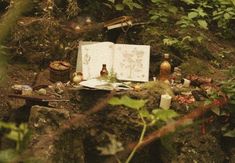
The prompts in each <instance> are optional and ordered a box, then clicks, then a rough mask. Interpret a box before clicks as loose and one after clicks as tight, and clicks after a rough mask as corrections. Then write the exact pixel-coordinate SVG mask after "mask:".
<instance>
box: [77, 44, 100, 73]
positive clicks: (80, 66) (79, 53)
mask: <svg viewBox="0 0 235 163" xmlns="http://www.w3.org/2000/svg"><path fill="white" fill-rule="evenodd" d="M95 43H97V42H93V41H79V47H78V55H77V64H76V72H82V49H81V47H82V46H84V45H91V44H95Z"/></svg>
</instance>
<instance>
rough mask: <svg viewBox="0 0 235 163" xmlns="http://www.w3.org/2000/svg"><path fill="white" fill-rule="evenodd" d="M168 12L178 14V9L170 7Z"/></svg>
mask: <svg viewBox="0 0 235 163" xmlns="http://www.w3.org/2000/svg"><path fill="white" fill-rule="evenodd" d="M168 11H169V12H171V13H173V14H176V13H177V12H178V8H177V7H175V6H169V8H168Z"/></svg>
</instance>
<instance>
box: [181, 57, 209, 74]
mask: <svg viewBox="0 0 235 163" xmlns="http://www.w3.org/2000/svg"><path fill="white" fill-rule="evenodd" d="M180 68H181V69H182V72H183V74H184V75H187V74H197V75H205V76H207V75H210V74H211V73H213V68H212V67H211V66H210V65H209V64H208V62H205V61H203V60H200V59H198V58H195V57H190V58H189V59H188V61H187V62H185V63H183V64H182V65H181V66H180Z"/></svg>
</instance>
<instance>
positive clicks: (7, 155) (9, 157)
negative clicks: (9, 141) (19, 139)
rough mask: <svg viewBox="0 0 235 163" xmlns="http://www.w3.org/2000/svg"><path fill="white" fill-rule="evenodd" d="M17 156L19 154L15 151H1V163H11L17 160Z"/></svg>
mask: <svg viewBox="0 0 235 163" xmlns="http://www.w3.org/2000/svg"><path fill="white" fill-rule="evenodd" d="M16 156H17V152H16V151H15V150H13V149H7V150H3V151H0V162H2V163H3V162H4V163H10V162H12V161H13V160H14V159H15V158H16Z"/></svg>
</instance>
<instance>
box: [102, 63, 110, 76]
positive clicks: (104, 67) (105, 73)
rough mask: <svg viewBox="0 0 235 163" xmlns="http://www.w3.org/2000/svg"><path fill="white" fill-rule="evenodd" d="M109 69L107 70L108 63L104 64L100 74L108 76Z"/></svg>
mask: <svg viewBox="0 0 235 163" xmlns="http://www.w3.org/2000/svg"><path fill="white" fill-rule="evenodd" d="M108 74H109V73H108V70H107V68H106V64H103V65H102V69H101V71H100V76H108Z"/></svg>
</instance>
